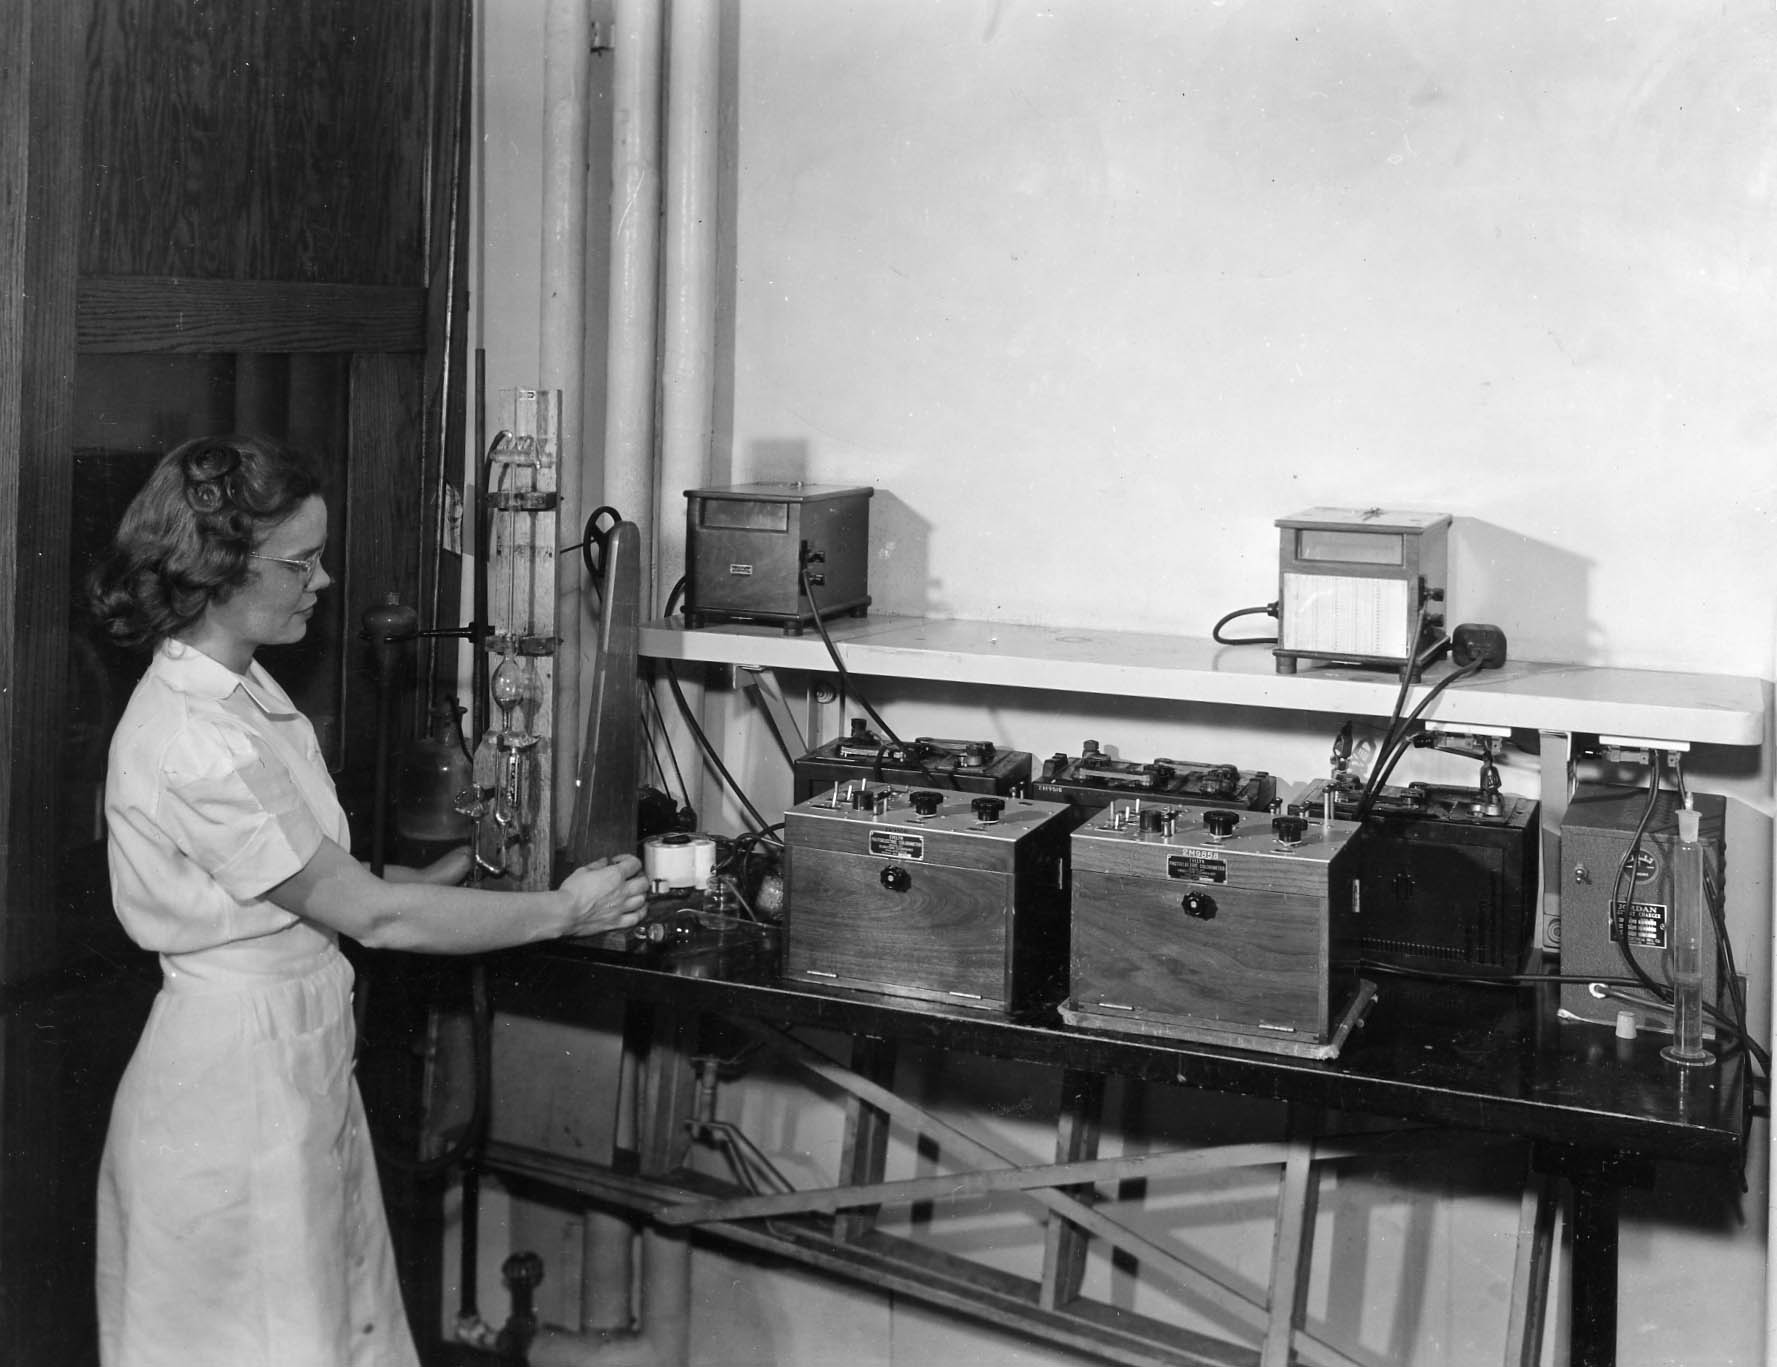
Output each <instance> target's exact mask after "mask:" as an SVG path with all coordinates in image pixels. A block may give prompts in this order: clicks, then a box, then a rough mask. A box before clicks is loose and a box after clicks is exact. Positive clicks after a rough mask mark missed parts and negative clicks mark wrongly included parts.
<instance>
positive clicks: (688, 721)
mask: <svg viewBox="0 0 1777 1367" xmlns="http://www.w3.org/2000/svg"><path fill="white" fill-rule="evenodd" d="M684 591H685V577H684V576H683V575H680V576H679V581H678V583H676V584H674V585H673V587H672V591H671V592H670V593H668V594H667V596H666V615H667V616H668V617H671V616H672V615H673V611H674V610H675V609H676V608H677V607H678V600H679V595H680V594H681V593H683V592H684ZM661 664H662V667H663V668H664V669H665V671H666V686H667V687H668V688H669V689H671V690H672V695H673V701H674V702H676V703H677V704H678V705H679V715H680V716H681V717H682V718H683V719H684V722H685V726H686V728H687V729H688V730H689V731H690V732H691V738H692V739H693V740H694V741H696V742H697V748H698V749H700V750H701V751H703V756H704V758H705V759H707V760H708V761H709V762H710V767H711V768H713V769H714V770H715V771H716V773H717V774H719V775H720V776H721V779H722V781H723V782H724V783H726V784H727V785H728V790H729V792H731V793H733V794H734V796H735V799H736V800H737V801H738V802H739V803H740V805H741V806H742V807H744V808H746V811H747V815H748V816H750V817H752V819H753V824H754V825H756V826H766V825H769V824H770V823H769V822H767V821H766V820H765V817H764V816H763V815H762V814H761V813H760V811H759V809H758V808H757V807H755V806H754V805H753V800H752V799H751V798H750V797H748V796H747V794H746V791H745V790H744V789H743V788H742V787H741V786H740V781H739V780H738V779H736V778H735V777H734V775H733V774H732V773H730V772H729V769H728V766H727V765H726V764H724V763H723V762H722V756H721V755H720V754H719V753H717V751H716V747H715V746H714V745H713V744H712V743H711V742H710V738H709V737H708V736H707V735H705V734H704V730H703V726H702V724H701V723H700V722H699V721H698V719H697V718H696V716H694V715H693V714H692V711H691V703H690V701H689V700H688V699H687V698H686V697H685V690H684V689H682V688H680V687H679V676H678V675H677V673H675V672H674V670H673V667H672V665H671V664H670V663H668V662H667V661H664V660H663V661H661Z"/></svg>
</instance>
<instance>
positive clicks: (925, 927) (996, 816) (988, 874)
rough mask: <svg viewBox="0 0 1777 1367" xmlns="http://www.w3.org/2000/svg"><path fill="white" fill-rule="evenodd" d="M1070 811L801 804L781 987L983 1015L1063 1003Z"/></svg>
mask: <svg viewBox="0 0 1777 1367" xmlns="http://www.w3.org/2000/svg"><path fill="white" fill-rule="evenodd" d="M1068 812H1069V808H1068V807H1067V805H1066V804H1065V803H1060V802H1035V801H1028V800H1021V799H1018V798H1007V797H999V796H992V795H982V794H971V793H959V792H940V791H938V790H936V789H919V788H916V789H913V790H911V791H909V790H907V789H903V788H895V787H889V786H881V785H870V784H858V785H855V786H854V787H852V788H850V789H849V790H848V791H846V792H843V793H841V794H840V795H839V796H838V797H837V798H836V797H835V796H834V795H833V794H831V793H828V794H822V795H820V796H817V797H814V798H810V799H808V800H807V801H805V802H800V803H797V804H796V805H795V806H794V807H792V808H791V809H790V810H789V811H788V812H787V813H786V814H785V821H784V840H785V845H786V856H785V858H786V874H785V880H786V881H785V929H784V976H785V977H786V978H788V979H791V980H794V981H801V982H818V983H828V984H832V985H835V986H841V987H853V988H862V989H865V990H867V991H872V992H882V993H886V994H888V995H890V996H897V997H916V998H920V999H922V1000H926V1001H934V1002H944V1003H947V1004H949V1005H953V1006H968V1007H976V1008H980V1009H983V1010H991V1011H1010V1010H1013V1009H1015V1008H1021V1007H1026V1006H1031V1005H1036V1004H1039V1003H1044V1002H1048V1003H1053V1002H1056V1001H1058V1000H1060V998H1061V997H1062V996H1063V995H1065V993H1066V991H1067V850H1068V845H1067V832H1068V826H1069V822H1068Z"/></svg>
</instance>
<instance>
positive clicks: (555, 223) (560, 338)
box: [537, 0, 592, 845]
mask: <svg viewBox="0 0 1777 1367" xmlns="http://www.w3.org/2000/svg"><path fill="white" fill-rule="evenodd" d="M591 76H592V15H591V9H590V3H589V0H549V8H548V10H547V11H546V13H545V16H544V48H543V206H542V218H543V228H542V252H541V255H540V258H539V259H540V262H541V265H542V288H541V291H540V294H541V298H540V300H539V304H538V319H539V321H538V353H537V354H538V362H537V369H538V374H537V386H538V388H540V389H544V390H549V389H559V390H560V391H561V395H562V442H561V446H560V450H561V465H560V468H559V469H558V470H557V472H556V488H557V492H558V493H559V495H560V505H559V511H558V513H557V518H556V526H557V530H558V533H559V535H558V536H557V544H558V545H559V544H571V543H572V542H573V541H575V540H577V539H578V537H579V529H580V526H581V524H582V522H583V521H584V520H585V515H586V510H585V509H583V507H582V499H581V484H582V479H581V461H582V458H583V455H582V453H583V452H584V450H585V449H586V446H587V441H586V433H585V431H584V430H583V429H582V423H581V414H582V405H581V399H580V395H581V376H582V372H583V371H584V368H585V366H584V355H585V326H586V315H585V305H584V301H585V294H586V288H585V283H586V179H587V144H586V129H587V122H588V113H587V95H588V91H589V89H590V85H591ZM556 560H557V563H556V574H555V594H556V603H555V628H556V635H557V636H558V637H559V638H560V645H559V646H558V647H557V653H556V657H555V671H554V675H555V706H554V725H553V727H552V734H553V737H554V755H553V759H554V794H555V798H554V803H553V805H552V810H553V811H555V812H557V813H567V812H571V811H573V810H574V775H575V773H576V771H577V769H578V767H579V766H578V760H579V755H580V728H581V718H582V712H583V710H584V709H583V708H582V706H581V701H580V689H579V681H580V677H581V675H582V674H583V673H585V672H586V671H585V670H584V669H583V667H582V662H581V658H580V656H581V638H582V636H583V635H584V634H585V633H583V632H582V630H581V626H582V617H583V616H584V612H585V607H584V604H585V580H586V576H585V573H584V572H583V570H582V569H581V565H580V557H579V556H578V555H569V556H558V557H556ZM551 834H552V835H553V832H552V833H551ZM555 843H556V844H557V845H559V844H560V843H561V842H560V841H559V840H558V841H556V842H555Z"/></svg>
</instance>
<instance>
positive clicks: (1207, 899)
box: [1179, 892, 1216, 921]
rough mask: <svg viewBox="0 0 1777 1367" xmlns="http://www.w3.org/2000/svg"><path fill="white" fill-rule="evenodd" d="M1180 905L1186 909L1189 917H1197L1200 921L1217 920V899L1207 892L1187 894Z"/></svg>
mask: <svg viewBox="0 0 1777 1367" xmlns="http://www.w3.org/2000/svg"><path fill="white" fill-rule="evenodd" d="M1179 905H1180V906H1181V907H1183V908H1184V910H1185V915H1187V916H1195V917H1196V918H1197V919H1198V920H1199V921H1213V920H1215V915H1216V899H1215V898H1213V897H1211V896H1210V895H1209V894H1208V893H1207V892H1187V893H1186V894H1185V899H1184V901H1182V902H1180V903H1179Z"/></svg>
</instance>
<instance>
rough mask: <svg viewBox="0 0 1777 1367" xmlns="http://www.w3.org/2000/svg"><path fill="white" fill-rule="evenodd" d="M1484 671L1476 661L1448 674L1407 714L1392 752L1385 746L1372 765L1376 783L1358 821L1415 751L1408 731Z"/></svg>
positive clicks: (1366, 794)
mask: <svg viewBox="0 0 1777 1367" xmlns="http://www.w3.org/2000/svg"><path fill="white" fill-rule="evenodd" d="M1481 668H1482V666H1481V664H1480V662H1479V661H1474V662H1472V663H1470V664H1466V665H1461V666H1459V667H1458V668H1456V669H1455V670H1454V671H1452V672H1451V673H1449V674H1446V675H1445V676H1444V677H1443V678H1441V679H1439V680H1438V681H1437V682H1436V683H1435V684H1433V685H1432V686H1431V688H1430V689H1428V690H1427V691H1426V694H1425V696H1424V697H1423V698H1421V699H1420V700H1419V701H1418V702H1417V703H1416V704H1414V707H1413V710H1412V711H1411V712H1409V713H1407V715H1406V716H1405V717H1403V718H1401V719H1400V722H1399V724H1398V728H1397V729H1398V734H1397V735H1396V737H1395V740H1394V744H1393V746H1392V748H1390V747H1388V746H1387V745H1386V744H1385V745H1384V747H1383V749H1380V750H1378V751H1377V752H1376V762H1375V763H1374V764H1373V765H1371V768H1370V773H1371V779H1372V781H1371V782H1370V783H1369V784H1366V785H1365V788H1364V796H1363V798H1362V799H1361V800H1360V801H1359V803H1358V809H1357V813H1356V819H1357V820H1359V821H1362V820H1363V819H1364V818H1365V817H1367V816H1368V815H1369V814H1370V808H1371V807H1372V806H1374V805H1375V801H1376V799H1377V798H1378V797H1379V796H1381V794H1382V791H1383V789H1384V788H1385V787H1387V785H1388V779H1389V776H1390V775H1391V774H1393V773H1394V769H1395V765H1397V764H1399V763H1400V761H1401V756H1402V755H1404V754H1406V753H1407V751H1408V750H1410V749H1412V748H1413V740H1414V739H1415V738H1414V737H1413V736H1411V735H1409V734H1408V728H1409V727H1411V726H1412V725H1413V723H1414V722H1416V721H1418V720H1419V718H1420V717H1421V716H1423V715H1424V713H1425V709H1426V708H1428V707H1430V706H1431V704H1432V702H1433V700H1435V699H1436V698H1437V696H1438V695H1439V694H1440V693H1442V692H1443V691H1444V690H1445V689H1446V688H1448V687H1450V685H1451V684H1454V683H1460V682H1461V681H1462V680H1464V679H1467V678H1471V677H1472V676H1474V675H1475V674H1478V673H1480V671H1481Z"/></svg>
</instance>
